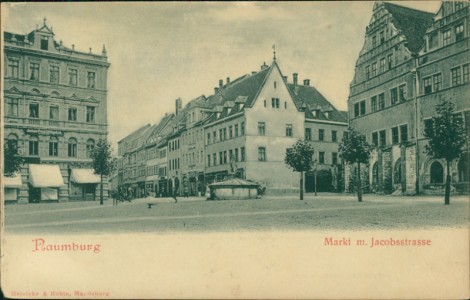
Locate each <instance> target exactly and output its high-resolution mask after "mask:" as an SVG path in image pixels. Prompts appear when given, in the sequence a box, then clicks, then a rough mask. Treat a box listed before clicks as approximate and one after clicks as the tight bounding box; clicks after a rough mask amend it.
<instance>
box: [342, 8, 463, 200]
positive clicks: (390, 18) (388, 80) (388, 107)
mask: <svg viewBox="0 0 470 300" xmlns="http://www.w3.org/2000/svg"><path fill="white" fill-rule="evenodd" d="M468 32H469V19H468V3H466V2H465V3H464V2H443V3H442V6H441V8H440V10H439V12H438V13H437V14H431V13H427V12H423V11H419V10H415V9H410V8H406V7H402V6H399V5H395V4H391V3H384V2H376V3H375V5H374V8H373V13H372V18H371V20H370V23H369V25H368V26H367V28H366V35H365V42H364V46H363V49H362V50H361V52H360V54H359V58H358V60H357V62H356V70H355V75H354V78H353V80H352V82H351V85H350V96H349V99H348V111H349V122H350V125H351V126H352V127H353V128H355V129H356V130H358V131H359V132H361V133H363V134H364V135H365V136H366V139H367V141H368V142H369V143H371V144H373V145H374V146H375V149H374V151H373V152H372V156H371V159H370V162H369V165H368V166H367V168H365V170H364V174H363V175H362V176H364V178H363V179H364V180H365V182H366V184H365V189H367V190H370V191H372V192H379V193H396V194H402V193H411V194H414V193H416V192H420V191H424V192H427V193H431V192H433V191H436V190H437V191H440V190H442V187H443V183H444V178H445V168H443V166H444V164H443V161H436V160H433V159H430V158H429V157H427V155H426V154H425V153H424V151H423V149H424V146H425V145H426V144H427V141H426V139H425V138H424V135H423V132H424V126H425V124H426V122H427V121H426V120H429V119H430V118H432V116H433V115H434V114H435V105H436V104H437V103H438V102H439V100H440V99H448V100H451V101H452V102H454V103H455V104H456V108H457V111H458V112H459V113H462V114H463V115H465V118H466V122H467V124H468V110H469V108H470V105H469V102H468V94H469V87H468V83H469V80H468V62H469V57H470V56H469V44H468V43H469V42H468V41H469V40H468ZM465 72H466V73H465ZM464 74H467V75H466V78H464V77H465V75H464ZM461 160H462V162H460V161H456V162H454V164H453V166H452V173H453V174H452V180H453V183H455V184H456V183H458V182H459V181H461V180H462V179H464V178H467V179H468V154H466V155H463V156H462V158H461ZM459 165H460V167H459ZM463 168H466V169H467V172H464V171H463V170H461V169H463ZM459 172H460V173H461V174H462V175H461V176H460V177H461V178H459V176H458V174H459ZM352 174H354V172H348V175H351V176H346V177H347V179H346V186H349V185H350V183H351V182H352V181H351V180H352V178H353V177H354V175H352ZM465 174H466V175H465ZM467 181H468V180H467ZM467 188H468V187H467Z"/></svg>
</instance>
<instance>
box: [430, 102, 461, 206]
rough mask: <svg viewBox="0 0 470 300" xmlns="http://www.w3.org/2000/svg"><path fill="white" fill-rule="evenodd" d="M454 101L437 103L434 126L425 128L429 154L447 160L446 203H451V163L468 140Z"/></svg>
mask: <svg viewBox="0 0 470 300" xmlns="http://www.w3.org/2000/svg"><path fill="white" fill-rule="evenodd" d="M454 109H455V105H454V103H452V102H450V101H447V100H441V101H440V102H439V103H438V104H437V105H436V115H435V116H434V117H433V118H432V121H431V122H432V124H433V125H432V126H427V127H425V129H424V136H425V137H426V138H427V139H428V144H427V145H426V146H425V147H424V151H425V152H426V154H427V155H429V156H431V157H433V158H436V159H445V160H446V162H447V176H446V185H445V196H444V204H445V205H448V204H449V203H450V181H451V178H450V163H451V162H452V160H454V159H456V158H459V157H460V155H461V154H462V148H463V146H464V145H465V142H466V140H467V135H466V132H465V127H464V124H463V120H462V116H461V114H456V113H455V112H454Z"/></svg>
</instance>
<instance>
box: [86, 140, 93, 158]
mask: <svg viewBox="0 0 470 300" xmlns="http://www.w3.org/2000/svg"><path fill="white" fill-rule="evenodd" d="M94 148H95V141H94V140H93V139H88V141H86V153H87V157H88V158H90V157H91V151H93V149H94Z"/></svg>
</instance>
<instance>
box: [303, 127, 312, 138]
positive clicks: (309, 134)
mask: <svg viewBox="0 0 470 300" xmlns="http://www.w3.org/2000/svg"><path fill="white" fill-rule="evenodd" d="M305 140H306V141H311V140H312V129H311V128H305Z"/></svg>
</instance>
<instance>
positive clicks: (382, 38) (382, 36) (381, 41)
mask: <svg viewBox="0 0 470 300" xmlns="http://www.w3.org/2000/svg"><path fill="white" fill-rule="evenodd" d="M383 43H385V32H384V31H381V32H380V45H382V44H383Z"/></svg>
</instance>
